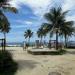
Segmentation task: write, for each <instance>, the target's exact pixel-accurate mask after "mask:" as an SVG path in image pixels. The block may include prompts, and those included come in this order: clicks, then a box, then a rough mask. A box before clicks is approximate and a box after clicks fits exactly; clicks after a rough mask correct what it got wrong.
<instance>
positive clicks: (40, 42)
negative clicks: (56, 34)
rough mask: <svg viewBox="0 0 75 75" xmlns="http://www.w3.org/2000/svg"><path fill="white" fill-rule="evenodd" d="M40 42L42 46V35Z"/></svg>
mask: <svg viewBox="0 0 75 75" xmlns="http://www.w3.org/2000/svg"><path fill="white" fill-rule="evenodd" d="M40 43H41V46H42V37H41V40H40Z"/></svg>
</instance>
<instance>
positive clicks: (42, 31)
mask: <svg viewBox="0 0 75 75" xmlns="http://www.w3.org/2000/svg"><path fill="white" fill-rule="evenodd" d="M37 35H38V37H39V38H41V39H40V43H41V44H42V39H43V37H44V35H45V34H44V30H43V28H39V29H38V31H37Z"/></svg>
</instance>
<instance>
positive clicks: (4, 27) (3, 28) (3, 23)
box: [0, 11, 10, 50]
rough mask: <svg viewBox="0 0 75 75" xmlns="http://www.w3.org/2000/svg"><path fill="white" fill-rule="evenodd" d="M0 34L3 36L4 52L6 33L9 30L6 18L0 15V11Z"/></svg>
mask: <svg viewBox="0 0 75 75" xmlns="http://www.w3.org/2000/svg"><path fill="white" fill-rule="evenodd" d="M0 16H1V18H0V32H2V33H3V34H4V39H5V42H4V50H5V46H6V33H8V32H9V30H10V23H9V21H8V19H7V18H6V16H5V15H4V14H3V13H2V11H0Z"/></svg>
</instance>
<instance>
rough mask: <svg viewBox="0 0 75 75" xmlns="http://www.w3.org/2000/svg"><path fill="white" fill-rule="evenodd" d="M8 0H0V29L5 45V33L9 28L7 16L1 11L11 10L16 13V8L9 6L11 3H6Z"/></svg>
mask: <svg viewBox="0 0 75 75" xmlns="http://www.w3.org/2000/svg"><path fill="white" fill-rule="evenodd" d="M8 2H9V0H0V30H1V32H3V33H4V38H5V45H4V46H6V33H8V32H9V30H10V23H9V21H8V19H7V17H6V16H5V15H4V13H3V12H6V11H7V12H8V11H11V12H13V13H17V12H18V11H17V9H16V8H15V7H11V5H10V4H9V3H8Z"/></svg>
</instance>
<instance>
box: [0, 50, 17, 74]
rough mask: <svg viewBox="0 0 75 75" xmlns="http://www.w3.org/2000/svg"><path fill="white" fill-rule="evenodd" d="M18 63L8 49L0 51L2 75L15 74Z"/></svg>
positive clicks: (0, 72)
mask: <svg viewBox="0 0 75 75" xmlns="http://www.w3.org/2000/svg"><path fill="white" fill-rule="evenodd" d="M17 69H18V64H17V63H16V62H15V61H14V60H13V59H12V55H11V54H10V53H9V52H8V51H0V75H14V74H15V72H16V71H17Z"/></svg>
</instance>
